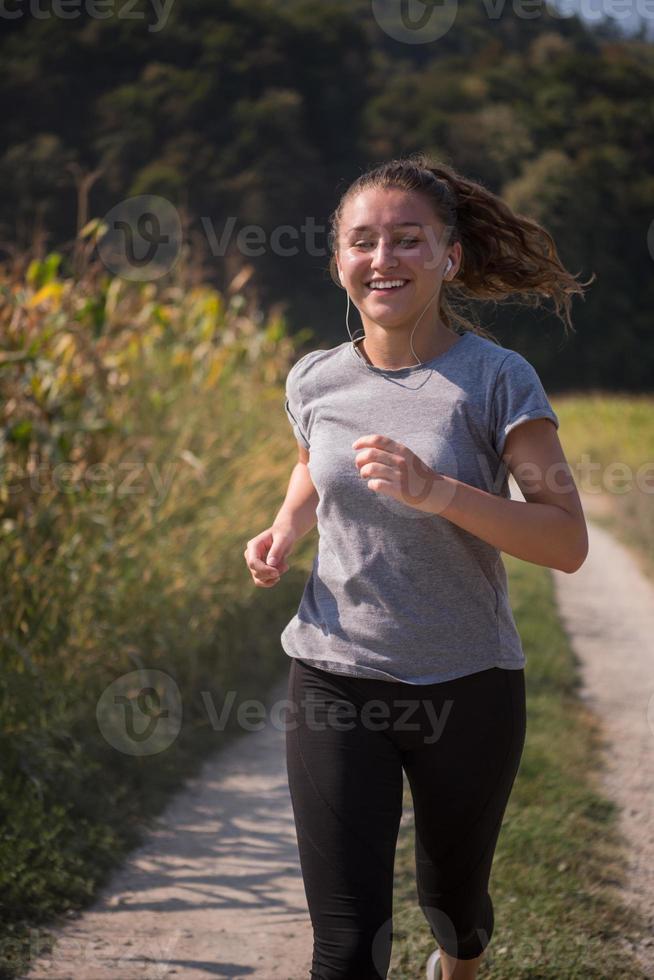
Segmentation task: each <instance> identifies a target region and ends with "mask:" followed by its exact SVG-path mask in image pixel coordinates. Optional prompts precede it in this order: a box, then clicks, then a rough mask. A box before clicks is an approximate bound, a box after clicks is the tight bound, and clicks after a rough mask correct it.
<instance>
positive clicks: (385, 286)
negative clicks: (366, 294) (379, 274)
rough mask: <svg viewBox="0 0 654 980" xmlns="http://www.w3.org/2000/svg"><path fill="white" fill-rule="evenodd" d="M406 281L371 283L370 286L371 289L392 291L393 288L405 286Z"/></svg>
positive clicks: (392, 280)
mask: <svg viewBox="0 0 654 980" xmlns="http://www.w3.org/2000/svg"><path fill="white" fill-rule="evenodd" d="M406 281H407V280H406V279H387V280H384V281H383V282H370V283H368V286H369V288H370V289H390V288H391V286H403V285H404V283H405V282H406Z"/></svg>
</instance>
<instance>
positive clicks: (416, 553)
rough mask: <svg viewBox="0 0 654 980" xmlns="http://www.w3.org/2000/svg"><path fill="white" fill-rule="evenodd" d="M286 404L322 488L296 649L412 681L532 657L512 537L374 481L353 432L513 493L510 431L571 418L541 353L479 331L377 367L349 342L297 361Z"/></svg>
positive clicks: (295, 623)
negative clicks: (513, 573)
mask: <svg viewBox="0 0 654 980" xmlns="http://www.w3.org/2000/svg"><path fill="white" fill-rule="evenodd" d="M284 407H285V409H286V413H287V415H288V419H289V422H290V423H291V426H292V428H293V432H294V434H295V437H296V439H297V440H298V442H300V443H301V444H302V445H304V446H305V447H306V448H307V449H309V450H310V462H309V464H308V465H309V472H310V474H311V479H312V480H313V483H314V486H315V487H316V490H317V492H318V496H319V502H318V506H317V510H316V516H317V529H318V535H319V544H318V550H317V553H316V556H315V558H314V562H313V567H312V570H311V573H310V575H309V578H308V580H307V582H306V585H305V587H304V592H303V595H302V599H301V601H300V606H299V608H298V611H297V613H296V615H295V616H294V617H293V619H292V620H291V621H290V622H289V623H288V624H287V626H286V627H285V628H284V630H283V632H282V634H281V638H280V639H281V645H282V647H283V649H284V650H285V652H286V653H287V654H288V655H289V656H291V657H298V658H300V659H302V660H308V661H311V662H312V663H315V664H316V665H317V666H318V667H322V668H323V669H324V670H328V671H332V672H334V673H337V674H349V675H351V676H354V677H375V678H378V679H381V680H399V681H404V682H407V683H410V684H433V683H437V682H440V681H446V680H450V679H453V678H455V677H462V676H464V675H466V674H472V673H475V672H477V671H480V670H485V669H487V668H489V667H503V668H507V669H510V670H512V669H519V668H521V667H523V666H524V665H525V663H526V658H525V655H524V652H523V649H522V644H521V640H520V635H519V633H518V630H517V628H516V625H515V621H514V619H513V613H512V610H511V606H510V604H509V596H508V588H507V577H506V570H505V567H504V563H503V562H502V559H501V557H500V555H501V552H500V551H499V549H498V548H495V547H493V546H491V545H490V544H487V543H486V542H485V541H483V540H482V539H481V538H479V537H477V536H476V535H473V534H470V533H469V532H468V531H465V530H463V529H462V528H460V527H458V526H457V525H455V524H453V523H452V522H451V521H448V520H447V518H445V517H441V516H440V515H438V514H425V513H423V512H422V511H420V510H417V509H416V508H415V507H411V506H409V505H408V504H405V503H401V502H400V501H397V500H395V499H394V498H392V497H389V496H386V495H384V494H382V493H380V492H375V491H374V490H371V489H369V488H368V485H367V482H366V480H365V479H364V478H363V477H361V476H359V471H358V469H357V467H356V465H355V462H354V459H355V456H356V454H357V452H359V451H360V450H355V449H352V448H351V444H352V443H353V442H354V441H355V439H357V438H358V437H359V436H362V435H366V434H372V433H379V434H381V435H386V436H390V437H391V438H392V439H396V440H397V441H398V442H401V443H403V444H404V445H406V446H408V447H409V448H410V449H411V450H413V452H414V453H416V454H417V455H418V456H419V457H420V459H421V460H422V461H423V462H424V463H426V464H427V466H429V467H430V468H432V469H434V470H437V471H438V472H440V473H443V474H445V475H447V476H451V477H454V478H455V479H457V480H460V481H462V482H464V483H468V484H471V485H472V486H475V487H480V488H481V489H482V490H486V491H488V492H490V493H494V494H499V495H501V496H504V497H510V490H509V486H508V477H509V471H508V468H507V466H506V463H504V462H503V461H502V460H501V455H502V452H503V448H504V440H505V438H506V436H507V434H508V433H509V431H510V430H511V429H513V428H514V427H515V426H516V425H519V424H520V423H521V422H525V421H527V420H528V419H535V418H549V419H551V420H552V422H553V423H554V425H555V426H556V427H557V428H558V426H559V420H558V418H557V416H556V414H555V412H554V410H553V409H552V406H551V405H550V403H549V401H548V398H547V395H546V393H545V390H544V388H543V386H542V384H541V381H540V379H539V377H538V374H537V373H536V371H535V369H534V368H533V367H532V365H531V364H530V363H529V362H528V361H527V360H526V359H525V358H524V357H523V356H522V355H521V354H519V353H517V351H513V350H509V349H507V348H505V347H502V346H500V345H498V344H496V343H494V342H493V341H491V340H488V339H487V338H485V337H482V336H480V335H479V334H475V333H472V332H468V331H466V332H464V333H462V334H461V336H460V337H459V339H458V340H457V341H456V343H455V344H454V345H453V346H452V347H450V348H449V349H448V350H447V351H445V353H443V354H440V355H439V356H438V357H435V358H432V360H430V361H427V362H425V364H424V365H422V366H418V365H416V366H414V367H404V368H400V369H396V370H387V369H384V368H379V367H373V366H372V365H370V364H369V363H368V362H367V361H366V360H365V358H364V357H363V355H362V354H361V353H360V352H359V350H358V349H357V348H356V347H355V346H354V345H353V344H352V342H351V341H346V342H345V343H343V344H340V345H339V346H337V347H333V348H331V349H329V350H314V351H310V352H309V353H308V354H305V355H304V356H303V357H301V358H300V359H299V360H298V361H296V363H295V364H294V365H293V366H292V368H291V369H290V371H289V372H288V376H287V380H286V401H285V406H284Z"/></svg>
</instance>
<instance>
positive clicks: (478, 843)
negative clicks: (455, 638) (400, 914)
mask: <svg viewBox="0 0 654 980" xmlns="http://www.w3.org/2000/svg"><path fill="white" fill-rule="evenodd" d="M432 692H433V693H432ZM427 693H428V692H427V691H426V690H423V695H422V696H423V697H424V696H425V695H426V694H427ZM429 698H430V701H431V703H432V706H433V711H434V716H438V718H439V726H438V728H437V729H436V737H434V736H433V735H432V734H431V733H432V732H434V726H433V725H432V726H431V728H430V729H429V732H430V738H429V739H427V738H420V737H416V738H414V739H413V740H412V741H411V742H410V743H405V746H404V747H405V751H404V756H403V764H404V768H405V770H406V773H407V778H408V781H409V784H410V787H411V792H412V795H413V806H414V813H415V856H416V879H417V888H418V896H419V900H420V905H421V906H422V908H423V911H424V913H425V916H426V918H427V920H428V922H429V924H430V926H431V927H432V931H433V932H434V935H435V937H436V938H437V939H438V941H439V943H441V945H442V946H443V948H444V949H445V950H446V952H449V953H451V955H453V956H457V957H458V958H461V959H472V958H473V957H475V956H478V955H479V954H480V953H481V952H482V950H483V949H484V948H485V947H486V946H487V945H488V942H489V941H490V938H491V935H492V933H493V927H494V918H493V906H492V902H491V899H490V895H489V894H488V882H489V876H490V871H491V866H492V861H493V856H494V852H495V845H496V843H497V839H498V836H499V832H500V828H501V824H502V817H503V815H504V811H505V809H506V805H507V802H508V799H509V796H510V793H511V789H512V787H513V783H514V780H515V777H516V775H517V772H518V768H519V765H520V759H521V756H522V750H523V746H524V740H525V734H526V711H525V681H524V671H523V670H505V669H500V668H498V667H493V668H490V669H489V670H484V671H479V672H477V673H475V674H469V675H467V676H465V677H462V678H456V679H455V680H454V681H448V682H446V683H445V684H439V685H430V690H429Z"/></svg>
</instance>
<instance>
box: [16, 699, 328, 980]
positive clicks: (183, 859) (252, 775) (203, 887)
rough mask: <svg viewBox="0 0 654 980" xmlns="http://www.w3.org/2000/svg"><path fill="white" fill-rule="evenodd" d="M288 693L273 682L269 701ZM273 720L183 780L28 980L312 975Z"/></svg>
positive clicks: (294, 978) (297, 978) (268, 979)
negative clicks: (154, 821) (154, 823)
mask: <svg viewBox="0 0 654 980" xmlns="http://www.w3.org/2000/svg"><path fill="white" fill-rule="evenodd" d="M285 698H286V683H285V681H282V682H281V684H280V685H279V686H278V687H276V688H275V689H274V691H273V692H272V693H271V695H270V696H269V697H268V698H267V699H266V702H267V704H268V705H271V704H273V703H275V702H276V701H278V700H279V701H281V700H283V699H285ZM283 717H284V715H282V718H283ZM272 719H273V716H272V715H271V712H270V711H269V710H268V711H266V715H265V721H266V726H265V728H262V729H261V730H260V731H255V732H250V733H247V734H245V735H242V736H241V735H239V737H238V740H237V741H235V742H233V743H232V744H231V745H229V746H228V747H227V748H226V749H225V750H224V751H223V752H218V753H217V754H216V755H215V756H212V757H211V758H210V759H209V760H208V761H207V762H206V763H205V765H204V766H203V768H202V771H201V773H199V774H198V776H197V777H196V778H195V779H193V780H188V781H187V784H186V786H187V787H188V789H186V790H184V791H182V792H180V793H179V794H178V795H177V796H175V797H174V798H173V800H172V801H171V803H170V804H169V806H168V807H167V808H166V810H165V811H164V812H163V813H162V814H161V816H160V818H159V820H158V822H157V823H158V829H156V830H154V831H153V832H152V833H151V834H150V835H149V837H148V840H147V842H146V843H145V844H144V845H143V846H142V847H140V848H137V849H136V850H134V851H133V852H132V854H131V855H130V857H129V859H128V860H127V862H126V863H125V864H124V866H123V867H121V868H120V869H119V870H118V871H117V872H116V873H115V874H114V875H113V876H112V878H111V880H110V882H109V885H108V886H107V887H106V888H105V889H104V890H103V891H102V893H101V894H100V895H99V897H98V899H97V901H96V902H95V903H94V904H93V906H92V907H90V908H89V909H88V910H86V911H85V912H84V913H83V914H82V915H81V916H80V917H79V918H77V919H73V920H72V921H70V922H68V923H66V925H65V926H64V927H63V928H62V929H60V930H54V929H53V930H51V931H52V932H55V933H56V934H57V935H58V936H59V937H60V939H59V941H58V943H57V945H56V946H55V947H54V949H53V950H52V952H51V953H50V954H48V955H47V956H41V957H40V958H38V959H36V956H34V957H33V959H34V966H33V969H31V970H30V972H29V973H28V974H26V976H27V977H29V980H37V978H38V980H41V978H43V980H46V978H47V980H136V978H138V980H162V978H164V977H171V978H173V977H174V978H175V980H205V978H207V980H209V978H211V980H217V978H221V977H230V978H239V980H241V978H242V980H249V978H252V977H257V978H261V980H277V978H279V980H304V978H305V977H308V976H309V964H310V959H311V946H312V940H311V925H310V921H309V914H308V910H307V905H306V898H305V894H304V887H303V884H302V878H301V875H300V870H299V856H298V851H297V840H296V835H295V826H294V823H293V814H292V810H291V803H290V797H289V792H288V783H287V779H286V762H285V752H284V732H283V726H282V725H281V724H279V723H277V724H273V720H272ZM35 932H36V931H35ZM34 945H35V952H36V953H37V954H38V945H36V944H34Z"/></svg>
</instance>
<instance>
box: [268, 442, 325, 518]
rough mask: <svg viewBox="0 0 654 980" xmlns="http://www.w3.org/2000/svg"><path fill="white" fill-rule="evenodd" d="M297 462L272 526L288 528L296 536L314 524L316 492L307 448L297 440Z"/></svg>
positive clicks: (316, 504)
mask: <svg viewBox="0 0 654 980" xmlns="http://www.w3.org/2000/svg"><path fill="white" fill-rule="evenodd" d="M297 445H298V462H297V463H296V464H295V466H294V467H293V470H292V472H291V476H290V480H289V484H288V490H287V491H286V497H285V499H284V503H283V504H282V506H281V508H280V510H279V513H278V514H277V517H276V518H275V520H274V521H273V524H272V527H273V529H275V528H290V529H291V530H292V531H293V533H294V534H295V537H296V538H301V537H302V536H303V535H304V534H307V532H308V531H310V530H311V528H312V527H315V524H316V507H317V506H318V500H319V497H318V492H317V490H316V488H315V487H314V485H313V480H312V479H311V474H310V473H309V466H308V463H309V450H308V449H305V448H304V446H303V445H302V444H301V443H299V442H298V444H297Z"/></svg>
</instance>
